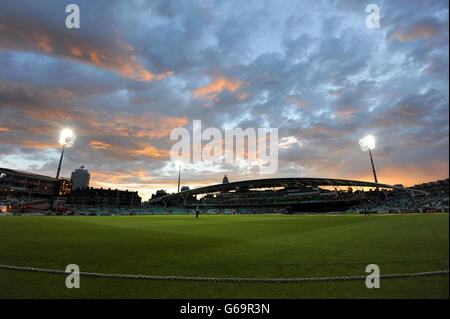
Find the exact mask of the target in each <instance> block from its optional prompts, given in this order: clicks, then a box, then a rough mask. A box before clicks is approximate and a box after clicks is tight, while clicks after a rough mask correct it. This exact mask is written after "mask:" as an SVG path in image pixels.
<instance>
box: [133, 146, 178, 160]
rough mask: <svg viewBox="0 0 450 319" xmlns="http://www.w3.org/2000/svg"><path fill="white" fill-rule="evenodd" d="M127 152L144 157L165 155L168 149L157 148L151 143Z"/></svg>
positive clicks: (168, 152)
mask: <svg viewBox="0 0 450 319" xmlns="http://www.w3.org/2000/svg"><path fill="white" fill-rule="evenodd" d="M129 154H131V155H134V156H146V157H151V158H153V157H165V156H169V154H170V151H168V150H159V149H157V148H156V147H154V146H152V145H147V146H144V147H143V148H142V149H138V150H133V151H129Z"/></svg>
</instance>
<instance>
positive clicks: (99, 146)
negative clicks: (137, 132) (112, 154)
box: [89, 141, 112, 150]
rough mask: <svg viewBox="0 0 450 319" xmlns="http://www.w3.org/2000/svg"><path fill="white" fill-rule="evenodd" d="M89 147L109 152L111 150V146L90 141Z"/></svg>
mask: <svg viewBox="0 0 450 319" xmlns="http://www.w3.org/2000/svg"><path fill="white" fill-rule="evenodd" d="M89 145H90V146H91V147H92V148H94V149H96V150H110V149H111V148H112V146H111V144H108V143H103V142H99V141H90V142H89Z"/></svg>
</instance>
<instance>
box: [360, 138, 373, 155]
mask: <svg viewBox="0 0 450 319" xmlns="http://www.w3.org/2000/svg"><path fill="white" fill-rule="evenodd" d="M359 146H360V147H361V150H362V151H363V152H367V151H371V150H373V149H375V138H374V137H373V136H372V135H367V136H366V137H363V138H362V139H360V140H359Z"/></svg>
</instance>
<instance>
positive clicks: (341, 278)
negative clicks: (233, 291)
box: [0, 265, 449, 283]
mask: <svg viewBox="0 0 450 319" xmlns="http://www.w3.org/2000/svg"><path fill="white" fill-rule="evenodd" d="M0 269H8V270H20V271H33V272H41V273H51V274H65V275H69V274H72V273H71V272H66V271H64V270H59V269H47V268H35V267H22V266H11V265H0ZM448 272H449V271H448V270H438V271H428V272H416V273H405V274H388V275H380V279H388V278H411V277H424V276H436V275H448ZM80 275H81V276H86V277H97V278H118V279H145V280H172V281H210V282H265V283H291V282H324V281H350V280H365V279H366V278H367V275H364V276H339V277H312V278H215V277H184V276H151V275H127V274H104V273H96V272H83V271H80Z"/></svg>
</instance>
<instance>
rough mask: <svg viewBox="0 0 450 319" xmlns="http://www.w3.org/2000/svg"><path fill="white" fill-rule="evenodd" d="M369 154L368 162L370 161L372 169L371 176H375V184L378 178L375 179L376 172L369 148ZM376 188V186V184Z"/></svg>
mask: <svg viewBox="0 0 450 319" xmlns="http://www.w3.org/2000/svg"><path fill="white" fill-rule="evenodd" d="M369 155H370V163H372V171H373V177H374V178H375V184H378V179H377V173H376V172H375V165H374V164H373V158H372V152H371V151H370V149H369ZM377 189H378V186H377Z"/></svg>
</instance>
